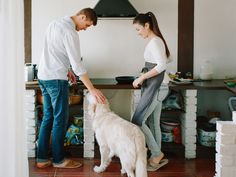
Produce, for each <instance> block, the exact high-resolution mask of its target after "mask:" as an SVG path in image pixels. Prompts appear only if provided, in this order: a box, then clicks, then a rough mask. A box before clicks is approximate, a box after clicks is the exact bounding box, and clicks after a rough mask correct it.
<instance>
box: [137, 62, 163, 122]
mask: <svg viewBox="0 0 236 177" xmlns="http://www.w3.org/2000/svg"><path fill="white" fill-rule="evenodd" d="M155 66H156V64H154V63H149V62H145V67H144V68H143V69H142V72H144V73H145V72H148V71H150V70H151V69H153V68H154V67H155ZM164 74H165V71H163V72H161V73H159V74H158V75H157V76H154V77H151V78H149V79H146V80H145V81H144V82H143V84H142V86H141V98H140V101H139V103H138V106H137V108H136V110H135V112H134V115H133V118H132V122H133V123H134V124H136V125H139V126H141V125H142V122H143V119H144V116H145V113H146V111H147V109H148V107H149V106H150V105H151V103H152V100H153V97H154V96H155V94H156V92H157V91H158V89H159V88H160V86H161V83H162V81H163V79H164Z"/></svg>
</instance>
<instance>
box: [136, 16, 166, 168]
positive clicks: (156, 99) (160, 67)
mask: <svg viewBox="0 0 236 177" xmlns="http://www.w3.org/2000/svg"><path fill="white" fill-rule="evenodd" d="M133 25H134V27H135V29H136V30H137V32H138V34H139V35H140V36H141V37H143V38H144V39H147V40H148V44H147V46H146V48H145V51H144V59H145V67H144V68H143V70H142V73H143V74H142V75H141V76H140V77H139V78H137V79H135V80H134V82H133V86H134V88H138V87H139V86H141V99H140V102H139V104H138V106H137V108H136V110H135V113H134V115H133V118H132V122H133V123H135V124H137V125H139V126H140V127H141V129H142V131H143V133H144V135H145V139H146V142H147V145H148V149H149V150H150V152H151V156H150V158H149V159H148V166H147V169H148V171H156V170H157V169H159V168H160V167H162V166H164V165H165V164H167V163H168V160H167V159H164V154H163V152H161V130H160V114H161V107H162V101H163V100H164V98H165V97H166V96H167V94H168V91H169V89H168V82H169V77H168V75H167V74H165V70H166V65H167V63H168V61H169V56H170V52H169V49H168V46H167V44H166V42H165V39H164V38H163V36H162V34H161V32H160V29H159V27H158V24H157V20H156V18H155V16H154V14H153V13H152V12H148V13H146V14H139V15H137V16H136V17H135V19H134V20H133Z"/></svg>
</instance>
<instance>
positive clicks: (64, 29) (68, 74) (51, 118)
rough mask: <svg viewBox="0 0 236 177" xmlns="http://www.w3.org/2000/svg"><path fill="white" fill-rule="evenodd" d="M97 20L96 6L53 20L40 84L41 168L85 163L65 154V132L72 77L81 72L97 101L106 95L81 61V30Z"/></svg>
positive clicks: (85, 83)
mask: <svg viewBox="0 0 236 177" xmlns="http://www.w3.org/2000/svg"><path fill="white" fill-rule="evenodd" d="M96 24H97V16H96V13H95V12H94V10H93V9H91V8H85V9H82V10H81V11H79V12H78V13H77V14H76V15H74V16H71V17H68V16H67V17H64V18H61V19H58V20H55V21H53V22H52V23H51V24H50V25H49V27H48V29H47V32H46V37H45V42H44V48H43V52H42V57H41V60H40V63H39V68H38V79H39V85H40V88H41V91H42V95H43V98H44V104H43V111H44V116H43V121H42V124H41V127H40V133H39V140H38V149H37V163H36V166H37V167H38V168H45V167H48V166H51V165H53V166H54V167H56V168H78V167H80V166H81V165H82V164H80V163H79V162H76V161H74V160H71V159H65V156H64V136H65V132H66V125H67V121H68V92H69V91H68V78H69V79H70V80H71V81H72V83H75V82H76V78H75V76H74V74H73V73H72V71H70V70H69V68H70V66H71V67H72V70H73V71H74V73H75V74H76V75H78V76H79V77H80V79H81V81H82V82H83V83H84V85H85V86H86V88H87V89H88V90H89V92H91V94H93V95H94V96H95V97H96V98H97V101H98V102H100V103H103V102H104V101H105V96H104V95H103V94H102V92H101V91H100V90H98V89H96V88H94V86H93V84H92V83H91V81H90V79H89V77H88V75H87V73H86V70H85V68H84V67H83V65H82V62H81V55H80V41H79V36H78V33H77V31H81V30H86V29H87V28H88V27H90V26H92V25H94V26H95V25H96ZM51 134H52V161H51V160H49V156H48V149H49V139H50V135H51Z"/></svg>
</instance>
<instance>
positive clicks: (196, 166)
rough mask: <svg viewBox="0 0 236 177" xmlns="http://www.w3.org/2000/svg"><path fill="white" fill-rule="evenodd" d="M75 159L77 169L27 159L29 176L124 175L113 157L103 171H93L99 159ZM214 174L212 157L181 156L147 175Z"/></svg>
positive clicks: (198, 176)
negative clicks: (42, 166) (41, 165)
mask: <svg viewBox="0 0 236 177" xmlns="http://www.w3.org/2000/svg"><path fill="white" fill-rule="evenodd" d="M76 160H78V161H80V162H81V163H83V166H82V167H81V168H77V169H56V168H53V167H48V168H45V169H38V168H37V167H35V159H34V158H30V159H29V170H30V177H126V175H123V176H122V175H121V173H120V162H119V160H118V159H113V161H112V163H111V164H110V165H109V166H108V168H107V170H106V171H105V172H103V173H99V174H98V173H95V172H94V171H93V167H94V165H99V163H100V160H99V159H82V158H77V159H76ZM214 175H215V161H214V160H213V159H193V160H186V159H181V158H176V159H169V163H168V164H167V165H166V166H164V167H163V168H161V169H159V170H158V171H156V172H148V177H213V176H214Z"/></svg>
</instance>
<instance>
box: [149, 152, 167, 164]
mask: <svg viewBox="0 0 236 177" xmlns="http://www.w3.org/2000/svg"><path fill="white" fill-rule="evenodd" d="M163 157H164V154H163V153H162V152H161V154H160V155H159V156H156V157H153V158H150V159H148V162H149V164H159V163H160V161H161V159H163Z"/></svg>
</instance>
